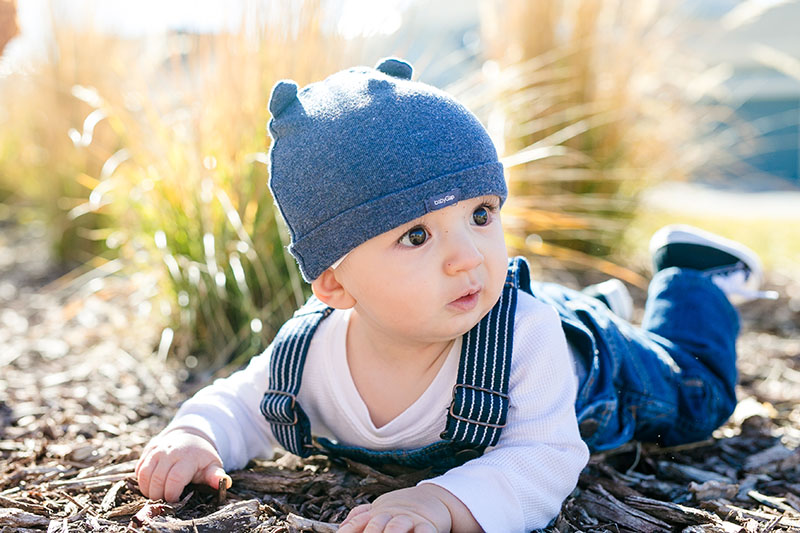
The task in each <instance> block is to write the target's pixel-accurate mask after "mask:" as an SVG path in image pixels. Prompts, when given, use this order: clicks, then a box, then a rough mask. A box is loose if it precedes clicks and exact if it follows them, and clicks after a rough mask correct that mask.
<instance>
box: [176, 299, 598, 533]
mask: <svg viewBox="0 0 800 533" xmlns="http://www.w3.org/2000/svg"><path fill="white" fill-rule="evenodd" d="M349 317H350V312H349V311H338V310H337V311H334V312H333V313H331V315H330V316H329V317H328V318H326V319H325V320H323V321H322V322H321V323H320V325H319V327H318V329H317V332H316V333H315V335H314V336H313V337H312V340H311V343H310V346H309V350H308V356H307V358H306V364H305V369H304V373H303V378H302V384H301V387H300V391H299V393H298V395H297V401H298V403H299V404H300V405H301V406H302V407H303V410H304V411H305V412H306V414H307V415H308V418H309V420H310V422H311V429H312V432H313V433H314V435H317V436H323V437H328V438H330V439H332V440H336V441H338V442H340V443H344V444H347V445H352V446H362V447H365V448H369V449H373V450H391V449H411V448H416V447H420V446H425V445H428V444H432V443H434V442H437V441H439V440H441V439H440V437H439V435H440V433H441V432H442V431H443V430H444V426H445V422H446V413H447V410H448V408H449V406H450V402H451V400H452V391H453V385H454V384H455V382H456V377H457V372H458V363H459V355H460V351H461V342H460V339H458V340H457V341H456V342H455V343H454V346H453V347H452V349H451V350H450V353H449V354H448V355H447V359H446V360H445V362H444V364H443V366H442V368H441V369H440V371H439V373H438V375H437V376H436V377H435V378H434V380H433V382H432V383H431V385H430V386H429V387H428V388H427V389H426V390H425V392H424V393H423V394H422V395H421V396H420V397H419V398H418V399H417V400H416V402H414V403H413V404H412V405H411V406H409V407H408V408H407V409H406V410H405V411H403V412H402V413H401V414H400V415H398V416H397V417H396V418H395V419H393V420H392V421H390V422H389V423H387V424H385V425H384V426H381V427H379V428H378V427H375V425H374V424H373V423H372V420H371V418H370V416H369V410H368V409H367V406H366V405H365V403H364V401H363V400H362V399H361V396H360V395H359V393H358V390H357V389H356V387H355V384H354V382H353V379H352V377H351V374H350V369H349V367H348V363H347V357H346V350H345V340H346V334H347V324H348V320H349ZM270 353H271V350H270V348H268V349H267V350H266V351H265V352H264V353H263V354H261V355H259V356H257V357H254V358H253V359H252V360H251V362H250V364H249V365H248V366H247V367H246V368H245V369H243V370H240V371H239V372H236V373H235V374H233V375H231V376H230V377H228V378H226V379H219V380H217V381H215V382H214V383H213V384H212V385H210V386H208V387H206V388H204V389H202V390H200V391H199V392H198V393H197V394H195V395H194V396H193V397H192V398H191V399H189V400H187V401H186V402H185V403H184V404H183V406H181V408H180V409H179V411H178V413H177V415H176V416H175V418H174V419H173V421H172V422H171V423H170V424H169V425H168V426H167V428H166V429H165V430H164V431H165V432H166V431H169V430H171V429H174V428H177V427H191V428H194V429H196V430H199V431H202V432H203V433H204V434H205V435H207V436H208V437H209V438H210V439H211V440H212V441H213V442H214V443H215V445H216V448H217V450H218V452H219V454H220V457H221V458H222V461H223V465H224V467H225V469H226V470H235V469H239V468H243V467H244V466H245V465H246V464H247V462H248V461H249V460H250V459H252V458H256V457H265V458H269V457H271V456H272V454H273V451H274V448H275V447H276V446H279V444H278V442H277V441H276V440H275V438H274V437H273V436H272V433H271V430H270V426H269V424H268V423H267V421H266V420H265V419H264V417H263V416H262V415H261V412H260V411H259V404H260V402H261V398H262V396H263V394H264V391H265V390H266V389H267V384H268V379H269V377H268V376H269V358H270ZM576 390H577V377H576V373H575V368H574V363H573V359H572V356H571V355H570V351H569V349H568V347H567V342H566V339H565V337H564V333H563V331H562V329H561V323H560V320H559V318H558V315H557V313H556V312H555V310H554V309H552V308H551V307H549V306H547V305H546V304H543V303H541V302H539V301H538V300H536V299H534V298H533V297H532V296H530V295H528V294H526V293H523V292H522V291H520V292H519V297H518V300H517V310H516V315H515V322H514V344H513V355H512V361H511V375H510V382H509V397H510V404H509V412H508V417H507V425H506V427H505V428H504V429H503V431H502V433H501V436H500V439H499V441H498V443H497V445H496V446H494V447H491V448H488V449H487V451H486V452H485V453H484V454H483V455H482V456H481V457H478V458H476V459H472V460H470V461H468V462H467V463H465V464H463V465H462V466H459V467H457V468H453V469H452V470H449V471H447V472H445V473H444V474H443V475H441V476H438V477H435V478H432V479H429V480H425V481H423V482H422V483H434V484H436V485H439V486H441V487H443V488H445V489H447V490H448V491H450V492H451V493H453V494H454V495H455V496H456V497H458V498H459V499H460V500H461V501H462V502H463V503H464V504H465V505H466V506H467V508H468V509H469V510H470V512H471V513H472V515H473V516H474V517H475V519H476V520H477V521H478V523H479V524H480V525H481V527H482V528H483V529H484V530H485V531H486V532H489V533H491V532H526V531H530V530H531V529H535V528H539V527H544V526H545V525H547V523H548V522H549V521H550V520H551V519H552V518H553V517H554V516H556V515H557V514H558V511H559V509H560V507H561V503H562V502H563V500H564V499H565V498H566V497H567V496H568V495H569V493H570V492H571V491H572V489H573V488H574V487H575V485H576V484H577V481H578V475H579V474H580V472H581V470H582V469H583V467H584V466H585V465H586V462H587V460H588V458H589V451H588V448H587V447H586V445H585V444H584V442H583V441H582V440H581V437H580V434H579V432H578V424H577V420H576V416H575V408H574V403H575V396H576Z"/></svg>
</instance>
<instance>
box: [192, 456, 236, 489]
mask: <svg viewBox="0 0 800 533" xmlns="http://www.w3.org/2000/svg"><path fill="white" fill-rule="evenodd" d="M223 479H224V480H225V488H226V489H229V488H231V485H233V480H232V479H231V477H230V476H229V475H228V474H226V473H225V470H224V469H223V468H222V465H220V464H219V463H216V462H214V463H211V464H210V465H208V466H207V467H205V468H204V469H203V470H202V471H200V472H197V473H196V474H195V476H194V479H192V481H193V482H195V483H205V484H206V485H208V486H209V487H211V488H213V489H218V488H219V482H220V480H223Z"/></svg>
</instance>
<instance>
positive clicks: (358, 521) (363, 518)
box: [339, 505, 372, 533]
mask: <svg viewBox="0 0 800 533" xmlns="http://www.w3.org/2000/svg"><path fill="white" fill-rule="evenodd" d="M359 507H362V506H361V505H359ZM356 509H358V507H355V508H354V509H353V511H355V510H356ZM353 511H350V514H349V515H347V519H346V520H345V521H344V522H342V523H341V525H340V526H339V533H358V532H360V531H364V528H365V527H366V526H367V524H368V523H369V521H370V520H371V519H372V514H371V513H369V512H363V511H362V512H360V513H359V514H357V515H353V514H352V513H353ZM366 511H369V509H366Z"/></svg>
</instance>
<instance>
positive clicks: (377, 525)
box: [364, 513, 392, 533]
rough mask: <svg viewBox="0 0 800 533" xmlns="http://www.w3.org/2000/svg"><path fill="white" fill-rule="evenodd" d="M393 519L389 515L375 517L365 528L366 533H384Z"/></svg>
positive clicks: (382, 514)
mask: <svg viewBox="0 0 800 533" xmlns="http://www.w3.org/2000/svg"><path fill="white" fill-rule="evenodd" d="M391 519H392V515H390V514H388V513H381V514H379V515H375V516H373V517H372V520H370V521H369V523H368V524H367V527H365V528H364V533H382V532H383V531H384V529H385V528H386V524H388V523H389V521H390V520H391Z"/></svg>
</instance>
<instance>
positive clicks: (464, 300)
mask: <svg viewBox="0 0 800 533" xmlns="http://www.w3.org/2000/svg"><path fill="white" fill-rule="evenodd" d="M480 293H481V290H480V288H474V289H470V290H469V291H467V293H466V294H464V295H463V296H461V297H460V298H456V299H455V300H453V301H452V302H450V304H449V305H450V306H451V307H454V308H456V309H458V310H460V311H470V310H472V309H474V308H475V306H476V305H478V300H479V299H480Z"/></svg>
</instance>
